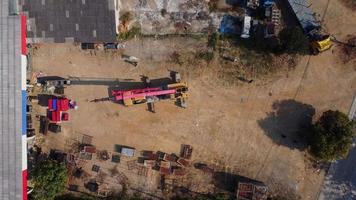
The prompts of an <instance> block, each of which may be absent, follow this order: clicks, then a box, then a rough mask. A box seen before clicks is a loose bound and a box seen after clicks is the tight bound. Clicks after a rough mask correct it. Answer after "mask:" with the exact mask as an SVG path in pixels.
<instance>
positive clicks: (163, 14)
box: [161, 8, 167, 17]
mask: <svg viewBox="0 0 356 200" xmlns="http://www.w3.org/2000/svg"><path fill="white" fill-rule="evenodd" d="M166 14H167V10H166V9H164V8H163V9H162V10H161V15H162V17H164V16H166Z"/></svg>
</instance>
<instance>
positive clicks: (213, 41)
mask: <svg viewBox="0 0 356 200" xmlns="http://www.w3.org/2000/svg"><path fill="white" fill-rule="evenodd" d="M218 40H219V35H218V34H217V33H213V34H211V35H209V37H208V47H211V48H213V49H214V50H215V49H216V45H217V43H218Z"/></svg>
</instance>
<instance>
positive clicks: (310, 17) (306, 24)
mask: <svg viewBox="0 0 356 200" xmlns="http://www.w3.org/2000/svg"><path fill="white" fill-rule="evenodd" d="M288 2H289V5H290V7H291V9H292V10H293V12H294V14H295V16H296V17H297V20H298V21H299V23H300V25H301V26H302V28H303V29H304V31H305V32H306V33H309V32H310V31H312V30H314V29H315V28H317V29H318V28H320V22H319V21H317V20H316V18H315V16H314V13H313V12H312V11H311V10H310V9H309V7H310V5H308V3H307V1H306V0H288Z"/></svg>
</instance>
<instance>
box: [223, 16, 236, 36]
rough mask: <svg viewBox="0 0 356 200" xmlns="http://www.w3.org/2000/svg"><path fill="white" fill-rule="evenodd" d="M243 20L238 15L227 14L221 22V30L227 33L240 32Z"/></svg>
mask: <svg viewBox="0 0 356 200" xmlns="http://www.w3.org/2000/svg"><path fill="white" fill-rule="evenodd" d="M240 26H241V22H240V20H239V19H238V18H237V17H234V16H231V15H225V16H224V17H223V19H222V20H221V23H220V28H219V32H220V33H221V34H226V35H235V34H240V32H241V28H240Z"/></svg>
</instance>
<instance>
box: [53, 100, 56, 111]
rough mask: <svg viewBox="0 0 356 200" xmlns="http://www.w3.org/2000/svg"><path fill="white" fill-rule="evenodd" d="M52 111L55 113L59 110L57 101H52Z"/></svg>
mask: <svg viewBox="0 0 356 200" xmlns="http://www.w3.org/2000/svg"><path fill="white" fill-rule="evenodd" d="M52 109H53V110H54V111H56V110H57V99H53V100H52Z"/></svg>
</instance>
